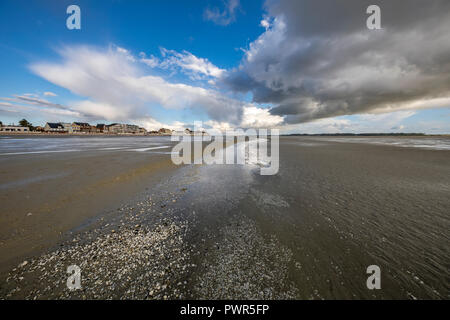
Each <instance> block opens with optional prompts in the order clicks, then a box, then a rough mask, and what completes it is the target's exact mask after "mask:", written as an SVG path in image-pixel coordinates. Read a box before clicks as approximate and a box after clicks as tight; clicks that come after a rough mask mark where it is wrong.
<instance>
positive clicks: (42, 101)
mask: <svg viewBox="0 0 450 320" xmlns="http://www.w3.org/2000/svg"><path fill="white" fill-rule="evenodd" d="M281 2H286V1H281ZM71 4H76V5H78V6H79V7H80V8H81V30H69V29H67V27H66V19H67V17H68V16H69V15H68V14H66V8H67V7H68V6H69V5H71ZM282 4H283V5H284V3H282ZM280 8H281V9H277V8H273V7H272V8H271V7H270V6H269V5H266V4H265V3H264V2H263V1H256V0H252V1H238V0H223V1H156V0H152V1H119V0H115V1H113V0H111V1H107V0H105V1H42V0H41V1H29V0H27V1H22V0H18V1H17V0H16V1H1V2H0V39H1V40H0V70H1V78H0V97H1V98H2V100H0V120H1V121H2V122H3V123H13V122H16V123H17V122H18V120H20V119H21V118H24V117H25V118H27V119H29V120H30V121H31V122H33V123H34V124H39V125H43V124H44V123H45V122H46V121H74V120H88V121H90V122H93V123H95V122H114V121H121V122H134V123H138V124H140V125H142V126H145V127H147V128H149V129H153V128H157V127H158V126H169V127H177V126H180V127H183V126H188V125H190V124H192V123H193V121H195V120H202V121H204V122H208V124H207V125H208V126H215V127H221V128H226V127H230V126H256V127H272V126H277V127H280V128H281V129H283V130H285V131H286V132H334V131H336V132H343V131H344V132H363V131H365V132H367V131H368V130H370V131H373V132H384V131H420V132H430V133H449V132H450V126H449V122H450V121H448V120H449V114H450V110H449V107H448V104H447V105H446V103H447V102H446V101H442V100H438V101H436V100H433V99H431V101H433V103H435V104H436V106H438V107H439V108H433V105H431V106H427V107H422V106H419V107H417V106H416V104H415V105H414V107H408V106H406V107H405V106H403V105H402V106H400V107H398V108H397V107H394V108H391V109H389V111H390V112H389V114H390V115H389V116H387V115H386V114H387V113H386V112H384V110H385V109H380V108H379V106H378V107H377V108H378V109H377V108H375V107H374V108H373V109H370V108H368V109H361V110H357V111H351V112H349V114H346V113H345V112H337V113H336V112H335V113H330V114H325V115H324V116H315V115H313V116H310V114H309V113H308V114H307V115H305V114H303V113H302V114H300V115H298V117H297V114H296V115H295V116H296V117H293V112H292V110H291V109H289V111H288V112H285V113H282V112H281V113H280V112H278V110H285V108H286V107H285V105H286V106H287V105H289V106H290V108H292V104H294V107H293V108H296V109H295V110H297V109H298V106H299V105H302V104H303V103H304V99H303V98H304V96H298V95H296V96H289V97H287V98H286V100H285V101H280V100H277V99H276V98H270V97H269V98H266V99H265V98H259V97H258V95H259V94H260V92H261V88H260V83H265V85H266V86H267V87H268V88H265V89H273V88H272V87H271V84H270V83H271V82H269V81H268V79H265V78H262V79H261V77H260V76H259V72H258V71H257V70H258V69H257V68H261V65H260V64H258V63H256V62H254V61H253V60H251V59H249V55H250V54H253V56H255V57H256V61H257V62H258V61H259V60H257V59H261V61H263V60H262V59H263V58H265V57H268V56H270V57H272V56H274V57H276V56H277V52H276V50H283V49H282V48H283V47H285V45H284V44H283V42H282V41H286V43H288V42H289V43H295V41H292V40H291V39H287V38H286V39H284V38H283V39H281V38H280V37H281V36H285V34H284V33H283V34H282V35H279V34H278V33H277V32H281V31H279V30H283V32H285V31H284V29H282V23H284V24H285V25H287V26H288V27H289V20H288V18H281V17H285V16H286V17H287V15H281V14H280V16H277V14H279V13H278V12H279V11H280V10H282V7H281V6H280ZM277 10H278V11H277ZM310 14H311V15H314V14H315V13H314V12H311V13H310ZM317 16H320V15H319V13H318V15H317ZM282 19H285V20H283V21H282ZM280 21H282V23H281V22H280ZM277 28H278V29H277ZM280 34H281V33H280ZM277 35H278V36H279V38H274V39H272V38H270V37H275V36H277ZM258 40H260V43H257V41H258ZM264 41H266V42H267V43H264ZM270 41H273V46H271V43H270ZM277 41H279V42H277ZM298 41H299V43H300V42H301V41H307V38H306V37H303V38H302V39H298ZM277 44H278V45H279V48H277ZM288 49H289V48H288ZM283 54H284V52H280V56H282V55H283ZM301 54H303V53H301ZM301 54H299V56H298V58H302V56H301ZM95 57H96V58H95ZM290 58H291V57H290V56H289V57H287V58H286V59H285V60H283V63H284V61H287V60H288V59H290ZM97 65H98V70H97ZM270 65H271V63H267V66H270ZM101 66H104V69H101ZM109 69H112V70H115V71H111V73H109ZM255 70H256V71H255ZM280 70H284V69H280ZM95 72H97V73H96V74H94V73H95ZM114 72H115V73H114ZM91 73H92V74H91ZM303 74H304V73H303V72H302V71H301V70H300V71H299V75H298V78H301V77H302V75H303ZM234 76H236V77H234ZM237 77H243V78H244V79H249V80H247V83H257V82H258V84H257V85H255V86H254V87H249V88H247V89H245V90H244V89H242V90H241V89H240V88H237V89H236V85H237V84H240V83H241V82H239V81H237V80H235V79H236V78H237ZM276 77H277V78H276V79H278V78H279V79H281V80H280V81H283V80H284V81H285V83H286V82H287V79H292V75H290V74H289V77H288V72H286V75H284V74H283V73H282V71H279V73H278V74H277V75H276ZM283 77H284V78H283ZM294 79H296V77H294ZM316 80H317V81H321V83H325V82H324V80H323V78H322V76H321V78H320V79H319V78H318V79H316ZM77 81H78V82H77ZM89 81H92V83H90V82H89ZM271 81H272V83H273V79H272V80H271ZM380 81H382V79H381V80H380ZM305 83H306V82H305ZM269 87H270V88H269ZM302 87H304V84H302ZM290 89H291V88H290V87H289V88H287V89H286V90H285V92H289V91H290ZM263 91H264V90H263ZM119 92H120V93H122V92H123V94H118V93H119ZM264 92H265V91H264ZM116 93H117V96H116ZM308 95H311V96H312V98H313V99H312V100H314V99H315V100H314V101H312V100H311V101H312V102H311V101H310V100H308V101H310V105H311V106H312V105H317V106H319V107H320V108H322V106H323V108H329V109H331V106H328V105H329V102H325V101H322V100H320V99H322V98H321V97H319V96H318V95H315V93H311V92H308V93H307V94H306V96H308ZM27 97H28V98H32V99H33V100H29V99H28V98H27ZM114 97H116V99H115V98H114ZM439 97H440V98H441V97H446V96H445V94H443V93H442V92H440V93H439ZM27 99H28V100H27ZM427 99H428V100H426V101H430V99H429V96H427ZM292 101H294V102H292ZM316 101H319V102H320V103H315V102H316ZM326 103H328V105H327V104H326ZM383 103H384V102H383ZM427 103H428V102H427ZM319 107H317V108H319ZM276 108H278V109H276ZM308 108H309V109H308V110H310V109H311V108H312V107H310V106H308ZM317 108H316V109H317ZM346 108H347V107H346ZM271 109H273V110H271ZM311 110H312V109H311ZM296 112H297V111H296ZM302 112H303V109H302ZM308 112H309V111H308ZM310 118H311V119H310ZM288 119H289V121H288ZM290 119H293V120H290ZM303 119H306V120H303Z"/></svg>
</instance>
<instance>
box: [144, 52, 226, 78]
mask: <svg viewBox="0 0 450 320" xmlns="http://www.w3.org/2000/svg"><path fill="white" fill-rule="evenodd" d="M161 55H162V59H158V58H157V57H155V56H153V55H151V56H150V57H148V58H147V56H146V54H145V53H143V52H141V53H140V56H141V59H140V61H141V62H142V63H144V64H146V65H148V66H149V67H151V68H156V67H159V68H162V69H170V70H173V71H178V70H180V71H181V72H183V73H185V74H187V75H188V76H189V77H190V78H191V79H192V80H201V79H204V78H207V77H210V78H218V77H220V76H222V75H223V74H224V72H225V70H224V69H220V68H219V67H217V66H215V65H214V64H212V63H211V62H210V61H208V59H205V58H199V57H196V56H195V55H193V54H192V53H190V52H188V51H186V50H183V52H177V51H175V50H168V49H166V48H161Z"/></svg>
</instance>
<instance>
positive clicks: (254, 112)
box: [240, 105, 283, 128]
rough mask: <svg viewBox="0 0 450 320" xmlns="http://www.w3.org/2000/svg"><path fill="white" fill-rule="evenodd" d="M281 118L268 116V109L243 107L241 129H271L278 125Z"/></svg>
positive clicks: (281, 120)
mask: <svg viewBox="0 0 450 320" xmlns="http://www.w3.org/2000/svg"><path fill="white" fill-rule="evenodd" d="M282 122H283V117H281V116H277V115H272V114H270V112H269V110H268V109H261V108H257V107H255V106H251V105H249V106H246V107H244V114H243V117H242V122H241V124H240V126H241V127H243V128H272V127H275V126H277V125H280V124H281V123H282Z"/></svg>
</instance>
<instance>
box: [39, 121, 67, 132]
mask: <svg viewBox="0 0 450 320" xmlns="http://www.w3.org/2000/svg"><path fill="white" fill-rule="evenodd" d="M44 131H45V132H67V130H66V129H64V126H63V125H62V124H61V123H59V122H47V123H46V124H45V127H44Z"/></svg>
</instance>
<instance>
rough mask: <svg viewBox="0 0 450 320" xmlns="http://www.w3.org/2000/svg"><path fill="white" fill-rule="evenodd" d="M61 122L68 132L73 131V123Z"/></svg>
mask: <svg viewBox="0 0 450 320" xmlns="http://www.w3.org/2000/svg"><path fill="white" fill-rule="evenodd" d="M60 124H61V125H62V126H63V127H64V130H65V131H66V132H68V133H73V127H72V124H71V123H67V122H60Z"/></svg>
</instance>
